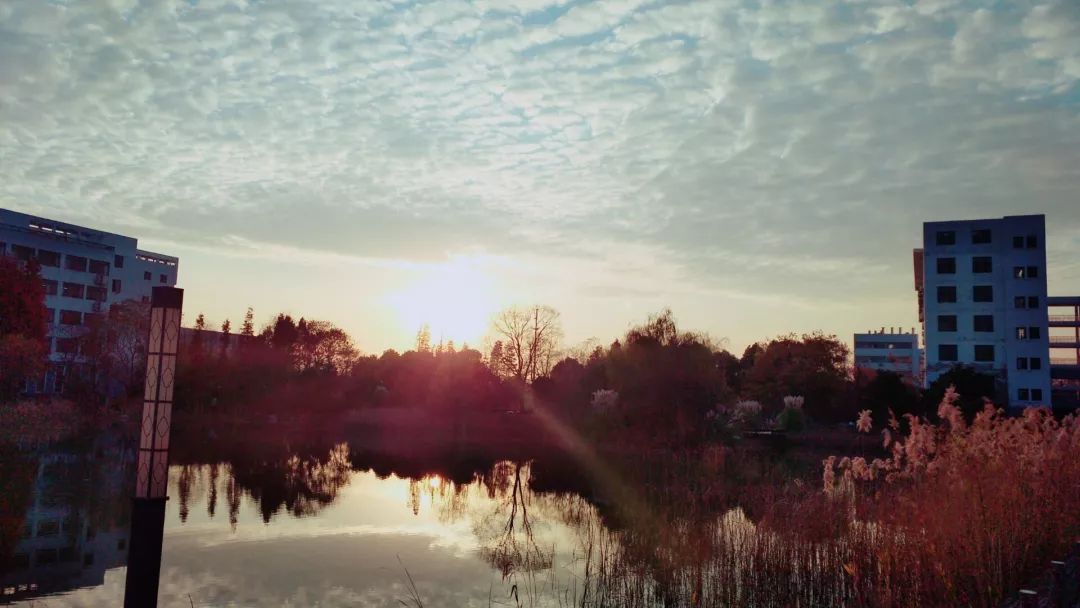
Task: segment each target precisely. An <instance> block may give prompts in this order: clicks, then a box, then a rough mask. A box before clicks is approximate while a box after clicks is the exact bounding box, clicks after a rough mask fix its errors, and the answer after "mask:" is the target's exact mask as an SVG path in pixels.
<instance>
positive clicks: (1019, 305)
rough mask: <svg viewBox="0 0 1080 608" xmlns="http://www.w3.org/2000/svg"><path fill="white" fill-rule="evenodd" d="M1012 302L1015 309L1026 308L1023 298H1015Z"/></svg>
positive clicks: (1025, 300)
mask: <svg viewBox="0 0 1080 608" xmlns="http://www.w3.org/2000/svg"><path fill="white" fill-rule="evenodd" d="M1013 302H1014V303H1015V304H1014V305H1015V306H1016V308H1027V298H1025V297H1024V296H1016V298H1014V299H1013Z"/></svg>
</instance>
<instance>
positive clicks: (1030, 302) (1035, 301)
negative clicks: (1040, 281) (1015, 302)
mask: <svg viewBox="0 0 1080 608" xmlns="http://www.w3.org/2000/svg"><path fill="white" fill-rule="evenodd" d="M1027 307H1028V308H1038V307H1039V296H1028V299H1027Z"/></svg>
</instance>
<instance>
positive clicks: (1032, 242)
mask: <svg viewBox="0 0 1080 608" xmlns="http://www.w3.org/2000/svg"><path fill="white" fill-rule="evenodd" d="M1038 247H1039V237H1038V236H1036V235H1034V234H1029V235H1027V248H1028V249H1037V248H1038Z"/></svg>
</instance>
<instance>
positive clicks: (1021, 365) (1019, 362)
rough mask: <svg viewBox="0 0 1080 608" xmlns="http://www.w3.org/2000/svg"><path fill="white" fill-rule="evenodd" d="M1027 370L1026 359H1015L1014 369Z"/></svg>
mask: <svg viewBox="0 0 1080 608" xmlns="http://www.w3.org/2000/svg"><path fill="white" fill-rule="evenodd" d="M1027 368H1028V360H1027V357H1017V358H1016V369H1019V370H1024V369H1027Z"/></svg>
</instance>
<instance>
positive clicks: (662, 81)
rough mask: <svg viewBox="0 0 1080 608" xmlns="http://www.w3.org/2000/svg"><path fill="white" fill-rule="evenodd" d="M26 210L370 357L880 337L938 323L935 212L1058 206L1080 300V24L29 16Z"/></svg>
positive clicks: (517, 5) (1057, 243) (13, 19)
mask: <svg viewBox="0 0 1080 608" xmlns="http://www.w3.org/2000/svg"><path fill="white" fill-rule="evenodd" d="M0 206H3V207H6V208H10V209H15V210H18V211H23V212H27V213H33V214H38V215H44V216H47V217H51V218H55V219H58V220H62V221H68V222H72V223H78V224H83V225H88V226H91V227H95V228H100V229H104V230H110V231H114V232H120V233H123V234H129V235H132V236H136V237H138V238H139V239H140V244H141V246H142V247H144V248H147V249H152V250H155V251H160V252H162V253H168V254H172V255H177V256H179V257H180V258H181V262H180V284H179V286H181V287H184V288H185V290H186V297H185V308H186V314H187V317H188V318H194V314H197V313H198V312H202V313H205V314H206V317H207V318H208V319H210V320H211V321H212V322H214V323H220V322H221V321H223V320H224V319H226V318H230V319H232V321H233V324H234V326H235V325H236V323H237V322H238V320H239V319H240V318H241V317H242V316H243V314H244V310H245V309H246V308H247V307H248V306H253V307H254V308H255V313H256V319H257V321H259V322H260V323H262V322H265V321H266V320H268V319H269V317H270V316H271V315H273V314H276V313H277V312H278V311H288V312H291V313H293V314H294V315H297V316H300V315H303V316H306V317H308V318H320V319H327V320H331V321H333V322H335V323H337V324H339V325H340V326H342V327H344V328H346V329H347V330H348V331H349V332H350V333H351V334H352V335H353V337H354V339H355V340H356V342H357V345H358V346H359V348H360V349H361V350H362V351H364V352H369V353H378V352H381V351H382V350H383V349H385V348H391V347H393V348H398V349H401V348H405V347H408V346H409V345H410V344H411V343H412V342H413V338H414V336H415V333H416V331H417V328H418V326H419V325H420V324H421V323H424V322H428V323H430V324H431V326H432V333H433V335H434V338H435V339H436V341H437V340H438V339H439V338H443V339H453V340H455V341H457V342H458V344H460V343H461V342H465V341H467V342H470V343H471V344H473V345H476V344H478V343H480V342H482V340H483V336H484V335H485V334H486V333H487V330H488V327H489V326H488V321H489V319H490V316H491V314H492V313H493V312H494V311H496V310H498V309H501V308H503V307H506V306H510V305H528V304H534V303H535V304H546V305H551V306H553V307H555V308H557V309H558V310H559V311H560V312H561V313H562V320H563V327H564V332H565V336H566V341H567V343H568V344H570V345H573V344H578V343H581V342H582V341H585V340H588V339H590V338H595V339H596V340H598V341H599V342H601V343H607V342H610V341H611V340H612V339H614V338H615V337H616V336H618V335H621V334H623V333H624V332H625V331H626V329H627V328H628V327H629V326H630V325H631V324H632V323H635V322H638V321H641V320H643V319H644V318H645V317H646V316H647V315H648V314H649V313H651V312H655V311H657V310H660V309H661V308H663V307H670V308H671V309H672V310H673V311H674V313H675V316H676V317H677V319H678V320H679V322H680V325H682V326H683V327H684V328H686V329H693V330H699V331H704V332H708V333H709V334H710V335H711V336H712V337H713V338H714V339H715V340H716V341H718V342H720V343H721V344H724V345H726V346H727V347H728V348H729V349H731V350H733V351H741V350H742V348H744V347H745V346H746V345H747V344H749V343H752V342H754V341H757V340H762V339H765V338H768V337H771V336H776V335H780V334H784V333H787V332H792V331H794V332H809V331H813V330H822V331H825V332H826V333H835V334H837V335H839V336H841V337H842V338H844V339H846V340H850V336H851V334H852V332H855V331H863V330H866V329H869V328H880V327H882V326H886V327H892V326H902V327H913V326H915V325H916V324H917V310H916V299H915V293H914V290H913V278H912V262H911V250H912V248H913V247H916V246H918V245H919V240H920V238H921V236H920V235H921V223H922V222H923V221H932V220H947V219H970V218H978V217H995V216H1002V215H1010V214H1022V213H1045V214H1046V215H1047V225H1048V235H1047V241H1048V243H1047V246H1048V256H1049V266H1050V267H1049V269H1048V272H1047V275H1048V278H1049V282H1050V291H1051V293H1052V294H1062V295H1063V294H1074V293H1080V256H1077V251H1080V2H1076V0H1046V1H1043V2H1037V1H1029V2H1010V1H1004V0H1003V1H993V2H991V1H983V2H970V1H962V0H926V1H922V0H920V1H917V2H911V1H908V2H904V1H898V0H858V1H854V2H839V1H836V2H825V1H821V2H783V1H778V0H756V1H755V0H703V1H700V2H661V1H656V0H652V1H650V0H476V1H473V2H466V1H453V0H447V1H439V2H411V1H398V0H362V1H357V0H319V1H317V2H314V1H313V2H306V1H305V2H300V1H293V2H284V1H274V0H246V1H244V0H180V1H166V0H72V1H69V2H62V1H55V0H4V1H3V2H0Z"/></svg>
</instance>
